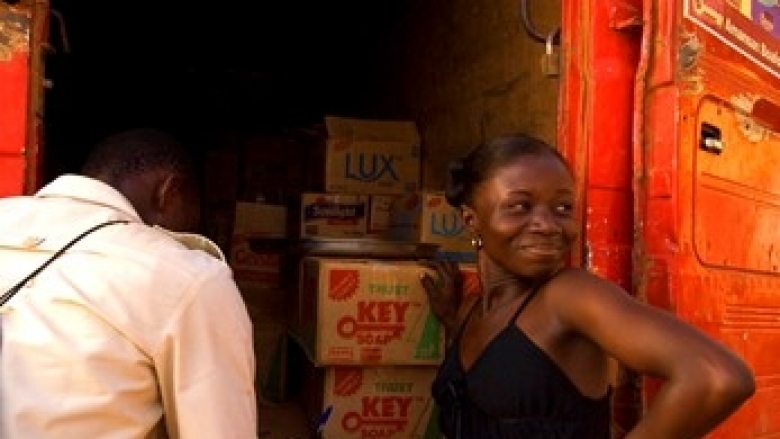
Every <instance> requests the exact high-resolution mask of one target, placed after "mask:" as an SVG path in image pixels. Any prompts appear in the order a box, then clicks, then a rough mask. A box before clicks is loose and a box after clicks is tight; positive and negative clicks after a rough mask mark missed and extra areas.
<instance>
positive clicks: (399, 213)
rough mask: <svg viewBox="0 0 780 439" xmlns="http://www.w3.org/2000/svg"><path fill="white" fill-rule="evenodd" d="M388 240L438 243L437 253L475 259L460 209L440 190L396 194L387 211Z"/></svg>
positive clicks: (461, 260)
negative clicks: (389, 238) (388, 220)
mask: <svg viewBox="0 0 780 439" xmlns="http://www.w3.org/2000/svg"><path fill="white" fill-rule="evenodd" d="M389 236H390V237H391V238H392V239H395V240H400V241H412V242H425V243H430V244H438V245H439V253H441V254H442V255H443V256H446V257H448V258H450V259H453V260H456V261H459V262H474V261H476V256H477V255H476V252H475V251H474V247H473V246H472V245H471V235H470V233H469V232H468V230H467V229H466V227H465V225H464V224H463V221H462V220H461V215H460V212H458V210H457V209H455V208H454V207H452V206H450V205H449V204H448V203H447V200H446V199H445V198H444V194H443V193H441V192H430V191H421V192H417V193H412V194H406V195H403V196H400V197H396V198H394V200H393V205H392V207H391V214H390V232H389Z"/></svg>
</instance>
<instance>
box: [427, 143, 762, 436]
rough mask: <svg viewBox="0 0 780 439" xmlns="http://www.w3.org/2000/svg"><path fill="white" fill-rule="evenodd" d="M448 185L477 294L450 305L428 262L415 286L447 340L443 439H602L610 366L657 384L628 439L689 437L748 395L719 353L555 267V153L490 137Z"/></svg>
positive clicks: (739, 364) (737, 367)
mask: <svg viewBox="0 0 780 439" xmlns="http://www.w3.org/2000/svg"><path fill="white" fill-rule="evenodd" d="M451 174H452V175H451V178H450V184H449V187H448V189H447V198H448V201H449V202H450V203H451V204H452V205H453V206H455V207H458V208H459V209H460V211H461V215H462V218H463V222H464V224H465V225H466V227H468V228H469V230H470V231H471V233H473V235H474V236H475V240H474V242H475V243H476V245H477V250H478V264H477V265H478V271H479V279H480V281H481V286H482V295H481V296H477V297H467V298H465V299H463V300H461V298H460V297H459V295H458V294H457V292H458V291H459V290H460V289H461V288H460V286H459V279H458V278H457V277H455V276H454V274H453V273H458V270H456V269H455V268H454V267H453V264H452V263H448V262H432V263H431V265H432V266H433V267H434V268H436V269H437V270H438V273H439V276H441V277H442V278H443V279H440V280H439V281H438V282H437V281H435V280H434V279H433V278H432V277H430V276H425V277H423V279H422V284H423V286H424V287H425V289H426V291H427V293H428V296H429V300H430V301H431V308H432V309H433V310H434V312H435V313H436V314H437V316H438V317H439V318H440V320H441V321H442V322H443V323H444V324H445V326H446V330H447V332H448V334H449V335H450V337H451V340H452V341H451V343H450V344H449V347H448V349H447V353H446V356H445V360H444V362H443V363H442V365H441V368H440V370H439V374H438V377H437V379H436V381H435V382H434V385H433V396H434V398H435V399H436V401H437V403H438V404H439V406H440V408H441V418H440V423H441V426H442V428H443V431H444V432H445V434H446V436H447V438H449V439H476V438H479V439H513V438H520V437H522V438H524V439H534V438H537V439H542V438H552V437H555V438H572V439H574V438H589V439H608V438H609V437H610V397H611V394H612V388H611V384H610V383H611V382H612V376H611V374H612V370H613V368H612V364H611V359H612V358H614V359H617V360H618V361H620V362H621V363H623V364H625V365H626V366H627V367H629V368H631V369H632V370H636V371H639V372H641V373H645V374H648V375H653V376H656V377H661V378H663V379H664V380H665V383H666V384H665V385H664V388H663V389H662V390H661V391H660V392H659V395H658V396H657V397H656V398H655V400H654V401H653V402H652V403H651V404H650V406H649V408H648V411H647V412H646V414H645V417H644V419H642V420H641V421H640V422H639V423H638V424H637V425H636V427H635V428H634V430H632V431H631V432H630V433H629V434H628V436H626V437H627V438H631V439H639V438H659V437H664V438H672V437H673V438H698V437H701V436H703V435H704V434H706V433H707V432H708V431H710V430H711V429H713V428H714V427H715V426H716V425H717V424H718V423H720V422H721V421H722V420H724V419H725V418H726V417H727V416H728V415H729V414H731V413H732V412H733V411H734V410H736V409H737V408H738V407H739V406H740V405H741V404H742V403H743V402H744V401H745V400H746V399H747V398H748V397H749V396H750V395H751V394H752V393H753V391H754V381H753V376H752V374H751V371H750V370H749V369H748V367H747V366H746V364H745V363H744V362H743V361H742V360H741V359H740V358H738V357H737V356H735V355H734V354H733V353H731V352H730V351H728V350H727V349H726V348H724V347H723V346H722V345H720V344H719V343H717V342H715V341H713V340H712V339H710V338H709V337H707V336H705V335H704V334H703V333H702V332H700V331H698V330H697V329H694V328H693V327H691V326H689V325H687V324H685V323H683V322H681V321H680V320H677V319H676V318H674V317H672V316H670V315H669V314H666V313H662V312H659V311H658V310H656V309H654V308H651V307H648V306H644V305H643V304H640V303H639V302H637V301H634V300H633V299H631V298H630V296H628V294H627V293H626V292H625V291H623V290H621V289H620V288H618V287H617V286H616V285H613V284H612V283H610V282H607V281H606V280H603V279H601V278H599V277H597V276H595V275H594V274H591V273H590V272H588V271H586V270H584V269H578V268H569V267H567V265H566V261H567V259H568V256H569V252H570V250H571V248H572V245H573V243H574V242H575V240H576V238H577V230H578V224H577V221H576V220H575V217H574V215H573V212H574V209H573V208H574V202H575V199H574V198H575V195H574V194H575V191H574V178H573V177H572V173H571V170H570V169H569V167H568V165H567V164H566V162H565V160H564V159H563V158H562V157H561V155H560V154H559V153H558V152H557V151H556V150H555V149H554V148H552V147H550V146H548V145H546V144H545V143H543V142H542V141H540V140H537V139H535V138H532V137H529V136H525V135H517V136H507V137H501V138H498V139H496V140H494V141H492V142H490V143H487V144H485V145H482V146H480V147H478V148H476V149H475V150H473V151H472V152H471V153H470V154H469V155H468V156H466V157H465V159H463V160H459V161H456V162H455V163H454V165H453V167H452V173H451ZM480 304H481V306H479V305H480ZM625 328H632V332H631V334H630V336H629V334H626V331H625ZM636 340H642V342H641V343H636Z"/></svg>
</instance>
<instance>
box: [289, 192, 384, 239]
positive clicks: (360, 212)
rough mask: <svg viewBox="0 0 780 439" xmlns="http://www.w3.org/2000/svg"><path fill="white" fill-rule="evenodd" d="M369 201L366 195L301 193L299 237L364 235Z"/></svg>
mask: <svg viewBox="0 0 780 439" xmlns="http://www.w3.org/2000/svg"><path fill="white" fill-rule="evenodd" d="M368 201H369V199H368V196H367V195H351V194H325V193H310V192H309V193H304V194H302V195H301V206H300V209H301V212H300V222H301V225H300V227H301V229H300V237H302V238H305V237H320V238H365V237H366V233H367V229H366V227H367V221H368Z"/></svg>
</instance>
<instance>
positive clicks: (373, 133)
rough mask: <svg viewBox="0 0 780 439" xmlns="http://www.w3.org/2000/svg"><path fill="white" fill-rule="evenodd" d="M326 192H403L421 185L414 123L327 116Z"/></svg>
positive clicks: (416, 188) (418, 143) (365, 193)
mask: <svg viewBox="0 0 780 439" xmlns="http://www.w3.org/2000/svg"><path fill="white" fill-rule="evenodd" d="M325 125H326V127H327V131H328V138H327V141H326V146H325V149H326V151H325V192H331V193H355V194H364V195H371V194H402V193H405V192H413V191H416V190H418V189H419V187H420V135H419V133H418V131H417V127H416V125H415V123H414V122H411V121H388V120H363V119H351V118H343V117H333V116H328V117H326V118H325Z"/></svg>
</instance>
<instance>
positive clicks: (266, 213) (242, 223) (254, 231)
mask: <svg viewBox="0 0 780 439" xmlns="http://www.w3.org/2000/svg"><path fill="white" fill-rule="evenodd" d="M234 221H235V224H234V225H233V233H234V234H236V235H242V236H248V237H252V238H285V237H286V236H287V208H286V207H285V206H281V205H275V204H263V203H245V202H239V203H236V214H235V220H234Z"/></svg>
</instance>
